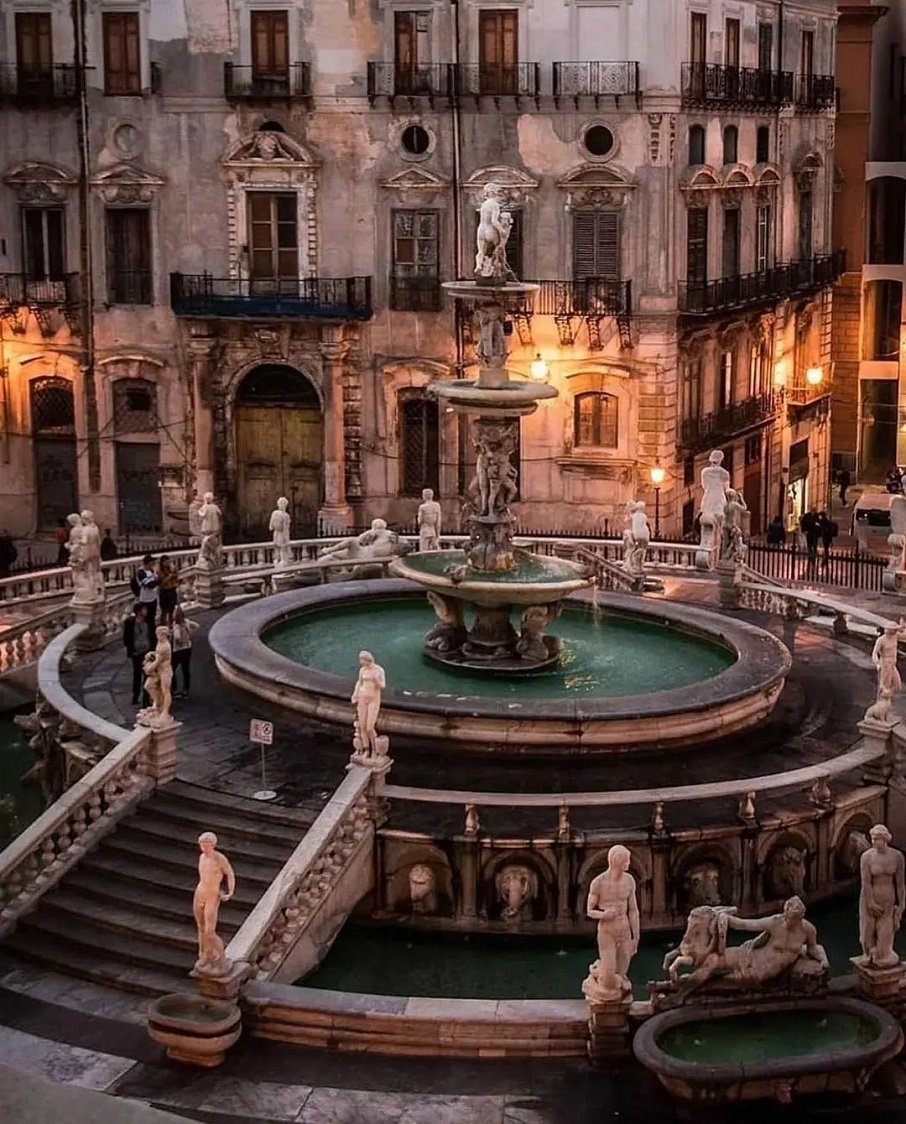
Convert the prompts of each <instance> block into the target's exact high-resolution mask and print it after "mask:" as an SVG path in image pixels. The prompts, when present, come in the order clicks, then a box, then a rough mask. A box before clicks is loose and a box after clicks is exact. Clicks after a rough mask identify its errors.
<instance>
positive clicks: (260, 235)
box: [248, 191, 299, 281]
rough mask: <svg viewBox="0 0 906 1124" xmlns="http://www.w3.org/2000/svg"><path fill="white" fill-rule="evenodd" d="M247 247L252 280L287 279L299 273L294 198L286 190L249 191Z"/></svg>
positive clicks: (295, 202) (295, 204)
mask: <svg viewBox="0 0 906 1124" xmlns="http://www.w3.org/2000/svg"><path fill="white" fill-rule="evenodd" d="M248 208H249V210H248V216H249V246H250V251H251V255H250V256H251V261H250V264H251V275H252V278H253V279H255V280H262V281H263V280H278V279H283V280H289V279H295V278H297V277H298V275H299V239H298V224H297V213H296V211H297V199H296V196H295V195H293V194H290V193H289V192H280V193H278V194H273V195H272V194H270V193H268V192H263V191H253V192H249V196H248Z"/></svg>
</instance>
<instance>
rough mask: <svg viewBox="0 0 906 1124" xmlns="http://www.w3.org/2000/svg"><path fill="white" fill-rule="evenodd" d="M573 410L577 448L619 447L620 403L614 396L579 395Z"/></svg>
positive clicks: (574, 437)
mask: <svg viewBox="0 0 906 1124" xmlns="http://www.w3.org/2000/svg"><path fill="white" fill-rule="evenodd" d="M573 408H574V411H575V416H574V431H573V443H574V444H575V445H576V446H589V445H591V446H596V447H597V448H601V449H615V448H616V447H617V438H618V429H617V425H618V401H617V399H616V397H615V396H614V395H613V394H598V393H596V392H594V391H593V392H591V393H590V394H578V395H576V399H575V403H574V407H573Z"/></svg>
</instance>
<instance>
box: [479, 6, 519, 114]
mask: <svg viewBox="0 0 906 1124" xmlns="http://www.w3.org/2000/svg"><path fill="white" fill-rule="evenodd" d="M518 65H519V13H518V12H516V11H514V10H502V11H491V10H488V9H485V10H484V11H481V12H479V13H478V71H479V81H480V89H481V92H482V93H487V94H514V93H516V92H517V81H516V72H517V68H518Z"/></svg>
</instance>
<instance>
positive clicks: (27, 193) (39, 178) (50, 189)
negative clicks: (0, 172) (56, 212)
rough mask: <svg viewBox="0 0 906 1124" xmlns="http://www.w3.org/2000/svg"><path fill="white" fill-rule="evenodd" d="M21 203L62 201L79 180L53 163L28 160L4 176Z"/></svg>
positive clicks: (4, 179)
mask: <svg viewBox="0 0 906 1124" xmlns="http://www.w3.org/2000/svg"><path fill="white" fill-rule="evenodd" d="M3 182H4V183H5V184H6V185H7V187H9V188H10V190H11V191H12V192H13V193H14V194H15V196H16V198H17V199H18V200H19V202H20V203H61V202H64V201H65V200H66V197H67V195H68V193H69V190H70V188H73V187H75V185H76V183H77V182H78V180H77V179H76V177H75V176H71V175H69V174H68V173H67V172H64V171H63V170H62V169H61V168H56V167H54V166H53V164H43V163H40V162H39V161H32V160H27V161H25V163H23V164H18V165H17V166H16V167H15V168H14V169H13V170H12V171H11V172H9V173H8V174H7V175H5V176H4V177H3Z"/></svg>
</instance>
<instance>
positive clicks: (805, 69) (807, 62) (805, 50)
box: [799, 31, 815, 79]
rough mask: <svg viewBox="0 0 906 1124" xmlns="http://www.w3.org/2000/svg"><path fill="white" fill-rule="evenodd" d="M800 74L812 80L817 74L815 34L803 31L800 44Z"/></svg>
mask: <svg viewBox="0 0 906 1124" xmlns="http://www.w3.org/2000/svg"><path fill="white" fill-rule="evenodd" d="M799 73H800V74H801V75H802V76H803V77H804V78H807V79H810V78H811V77H812V75H813V74H814V73H815V33H814V31H803V33H802V39H801V40H800V44H799Z"/></svg>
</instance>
